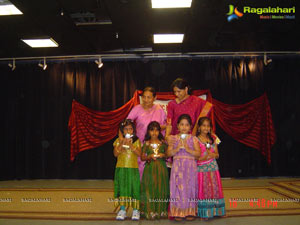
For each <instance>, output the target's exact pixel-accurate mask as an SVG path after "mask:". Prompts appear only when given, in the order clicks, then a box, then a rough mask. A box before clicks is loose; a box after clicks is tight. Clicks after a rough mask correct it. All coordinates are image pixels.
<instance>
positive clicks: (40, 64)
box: [38, 58, 47, 70]
mask: <svg viewBox="0 0 300 225" xmlns="http://www.w3.org/2000/svg"><path fill="white" fill-rule="evenodd" d="M38 66H39V67H42V68H43V70H46V69H47V64H46V58H44V64H42V63H39V64H38Z"/></svg>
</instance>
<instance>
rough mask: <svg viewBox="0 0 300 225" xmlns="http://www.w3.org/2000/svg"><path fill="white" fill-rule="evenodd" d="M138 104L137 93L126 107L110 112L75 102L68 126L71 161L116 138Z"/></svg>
mask: <svg viewBox="0 0 300 225" xmlns="http://www.w3.org/2000/svg"><path fill="white" fill-rule="evenodd" d="M137 104H138V92H137V91H136V92H135V93H134V96H133V98H132V99H131V100H130V101H128V102H127V103H126V104H125V105H123V106H122V107H120V108H119V109H116V110H113V111H110V112H97V111H94V110H91V109H89V108H87V107H85V106H83V105H81V104H80V103H78V102H76V101H75V100H73V103H72V112H71V115H70V118H69V124H68V126H69V130H70V132H71V148H70V150H71V161H73V160H74V159H75V157H76V155H77V154H78V153H79V152H82V151H84V150H87V149H92V148H96V147H99V146H101V145H103V144H104V143H106V142H108V141H109V140H111V139H112V138H113V137H115V136H116V134H117V131H118V128H119V124H120V123H121V121H122V120H123V119H125V118H126V116H127V115H128V113H129V112H130V110H131V109H132V107H133V106H135V105H137Z"/></svg>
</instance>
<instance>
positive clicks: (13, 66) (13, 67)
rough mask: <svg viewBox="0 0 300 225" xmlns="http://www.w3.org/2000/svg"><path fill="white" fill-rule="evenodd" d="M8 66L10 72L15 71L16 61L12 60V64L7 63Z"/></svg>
mask: <svg viewBox="0 0 300 225" xmlns="http://www.w3.org/2000/svg"><path fill="white" fill-rule="evenodd" d="M8 66H9V67H10V68H11V70H12V71H14V70H15V69H16V60H15V59H13V61H12V64H11V63H8Z"/></svg>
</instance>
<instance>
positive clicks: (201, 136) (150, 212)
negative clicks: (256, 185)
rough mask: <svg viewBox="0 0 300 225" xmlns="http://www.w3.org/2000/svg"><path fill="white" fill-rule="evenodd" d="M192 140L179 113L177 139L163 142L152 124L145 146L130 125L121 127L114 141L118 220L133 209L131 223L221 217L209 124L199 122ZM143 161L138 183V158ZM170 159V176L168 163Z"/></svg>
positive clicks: (185, 119) (157, 127) (215, 151)
mask: <svg viewBox="0 0 300 225" xmlns="http://www.w3.org/2000/svg"><path fill="white" fill-rule="evenodd" d="M197 125H198V130H197V134H196V136H192V135H191V134H190V131H191V126H192V122H191V118H190V116H189V115H187V114H182V115H181V116H180V117H179V118H178V121H177V127H178V130H179V134H177V135H170V136H168V137H167V138H166V139H167V140H165V138H164V137H163V135H162V133H161V127H160V124H159V123H158V122H156V121H152V122H151V123H150V124H149V125H148V127H147V132H146V135H145V140H144V143H143V145H142V144H141V142H140V141H139V139H138V138H137V136H136V131H135V125H134V122H133V121H131V120H129V119H126V120H124V121H123V122H122V123H121V125H120V131H121V133H122V135H119V137H118V138H117V139H116V141H115V142H114V144H113V145H114V156H115V157H117V164H116V170H115V179H114V197H115V204H116V206H120V210H119V212H118V214H117V217H116V219H117V220H124V219H125V218H126V208H127V207H132V208H133V213H132V220H139V219H140V216H142V217H144V218H146V219H159V218H168V217H169V218H170V219H173V218H174V219H175V220H182V219H186V220H193V219H195V218H196V217H197V216H198V217H200V218H203V219H208V218H212V217H214V216H224V215H225V202H224V196H223V190H222V184H221V178H220V174H219V169H218V165H217V162H216V160H215V159H216V158H218V157H219V154H218V149H217V144H216V138H215V136H213V135H212V123H211V120H210V119H209V118H208V117H202V118H200V119H199V120H198V124H197ZM138 157H141V159H142V160H143V161H146V165H145V168H144V172H143V176H142V180H141V182H140V175H139V170H138V163H137V159H138ZM168 157H172V158H173V163H172V169H171V174H170V177H169V174H168V169H167V166H166V161H165V160H166V158H168Z"/></svg>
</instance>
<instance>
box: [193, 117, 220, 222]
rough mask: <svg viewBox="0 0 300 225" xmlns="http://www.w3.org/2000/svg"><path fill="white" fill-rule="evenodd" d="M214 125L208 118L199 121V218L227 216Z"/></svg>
mask: <svg viewBox="0 0 300 225" xmlns="http://www.w3.org/2000/svg"><path fill="white" fill-rule="evenodd" d="M211 132H212V123H211V120H210V119H209V118H208V117H201V118H200V119H199V121H198V131H197V134H196V135H197V138H198V139H199V145H200V149H201V155H200V157H199V158H198V161H197V166H198V216H199V217H201V218H203V219H209V218H212V217H214V216H224V215H225V201H224V196H223V190H222V182H221V177H220V173H219V168H218V164H217V161H216V159H217V158H219V153H218V147H217V143H216V138H215V137H214V136H212V135H211Z"/></svg>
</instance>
